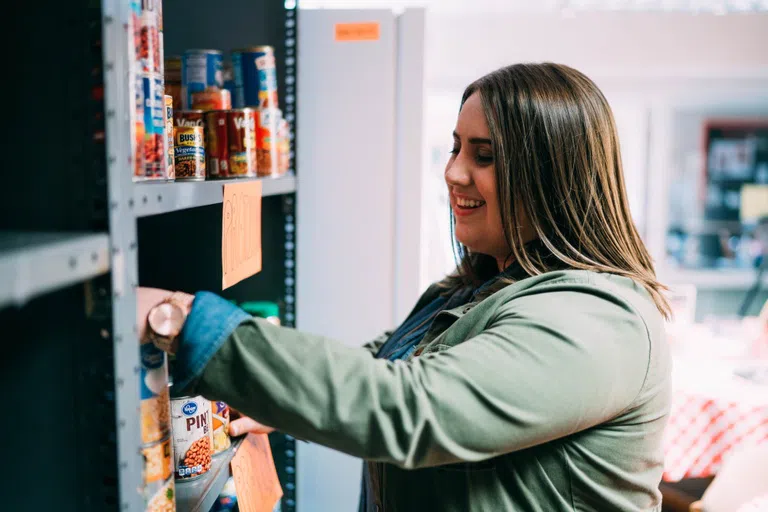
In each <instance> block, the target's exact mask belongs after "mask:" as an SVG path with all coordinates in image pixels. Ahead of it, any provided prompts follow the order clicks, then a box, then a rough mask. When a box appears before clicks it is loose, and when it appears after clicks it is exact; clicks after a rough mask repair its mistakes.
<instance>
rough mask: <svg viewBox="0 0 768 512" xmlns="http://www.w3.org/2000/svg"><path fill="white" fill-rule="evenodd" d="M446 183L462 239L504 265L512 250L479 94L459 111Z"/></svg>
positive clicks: (470, 247)
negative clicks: (504, 223)
mask: <svg viewBox="0 0 768 512" xmlns="http://www.w3.org/2000/svg"><path fill="white" fill-rule="evenodd" d="M445 182H446V183H447V184H448V191H449V193H450V198H451V208H452V209H453V215H454V218H455V221H456V225H455V228H454V232H455V234H456V238H457V239H458V241H459V242H461V243H462V244H464V245H465V246H466V247H468V248H469V250H470V251H472V252H476V253H480V254H487V255H489V256H492V257H494V258H496V259H497V261H498V262H499V267H500V268H503V267H504V266H505V264H506V263H508V262H506V263H505V261H504V260H505V259H506V258H507V257H508V256H509V254H510V252H511V249H510V247H509V244H507V241H506V239H505V237H504V229H503V227H502V224H501V211H500V210H499V203H498V199H497V198H498V195H497V193H496V168H495V165H494V162H493V152H492V151H491V136H490V133H489V131H488V125H487V124H486V122H485V114H483V106H482V104H481V102H480V95H479V94H478V93H474V94H472V95H471V96H470V97H469V98H468V99H467V101H466V102H464V105H463V106H462V108H461V112H459V118H458V120H457V122H456V129H455V130H454V132H453V150H452V151H451V158H450V160H448V165H447V166H446V167H445Z"/></svg>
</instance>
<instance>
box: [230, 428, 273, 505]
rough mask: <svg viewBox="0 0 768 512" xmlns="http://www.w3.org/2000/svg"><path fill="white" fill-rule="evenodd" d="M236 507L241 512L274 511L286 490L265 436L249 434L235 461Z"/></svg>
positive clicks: (233, 468)
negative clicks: (281, 485) (278, 477)
mask: <svg viewBox="0 0 768 512" xmlns="http://www.w3.org/2000/svg"><path fill="white" fill-rule="evenodd" d="M231 466H232V476H233V478H234V480H235V492H236V493H237V506H238V507H239V508H240V510H241V512H272V510H273V509H274V508H275V504H276V503H277V500H279V499H280V498H281V497H282V496H283V489H282V488H281V487H280V481H279V480H278V479H277V470H275V462H274V461H273V460H272V450H271V449H270V448H269V439H268V438H267V435H266V434H248V435H247V436H246V437H245V440H243V442H242V443H241V444H240V447H239V448H238V449H237V453H235V456H234V457H233V458H232V462H231Z"/></svg>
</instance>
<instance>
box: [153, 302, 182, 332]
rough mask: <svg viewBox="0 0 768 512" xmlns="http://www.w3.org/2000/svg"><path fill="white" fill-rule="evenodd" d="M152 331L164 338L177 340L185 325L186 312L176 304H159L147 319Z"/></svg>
mask: <svg viewBox="0 0 768 512" xmlns="http://www.w3.org/2000/svg"><path fill="white" fill-rule="evenodd" d="M147 323H149V327H150V329H152V331H153V332H154V333H155V334H157V335H158V336H162V337H164V338H175V337H176V336H178V335H179V333H180V332H181V328H182V326H183V325H184V312H183V311H182V310H181V307H179V306H178V305H176V304H172V303H170V302H163V303H162V304H158V305H157V306H155V307H154V308H152V311H150V312H149V316H148V317H147Z"/></svg>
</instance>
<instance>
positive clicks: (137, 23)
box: [130, 0, 142, 62]
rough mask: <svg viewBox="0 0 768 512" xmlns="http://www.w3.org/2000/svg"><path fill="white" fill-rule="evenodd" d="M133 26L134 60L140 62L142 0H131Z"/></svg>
mask: <svg viewBox="0 0 768 512" xmlns="http://www.w3.org/2000/svg"><path fill="white" fill-rule="evenodd" d="M130 1H131V4H130V9H131V28H132V29H133V30H132V31H133V60H134V61H135V62H138V58H139V55H140V54H141V51H142V50H141V0H130Z"/></svg>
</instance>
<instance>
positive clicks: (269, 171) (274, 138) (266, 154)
mask: <svg viewBox="0 0 768 512" xmlns="http://www.w3.org/2000/svg"><path fill="white" fill-rule="evenodd" d="M278 117H280V111H279V110H278V109H276V108H264V109H261V110H260V111H259V125H258V134H257V136H256V153H257V160H258V161H257V164H256V165H257V168H258V169H259V176H277V175H278V167H277V164H278V154H277V149H278V133H277V127H278Z"/></svg>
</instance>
